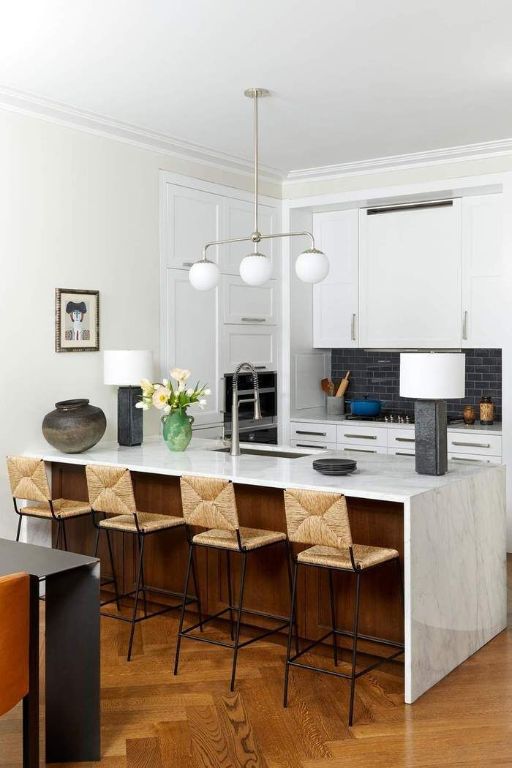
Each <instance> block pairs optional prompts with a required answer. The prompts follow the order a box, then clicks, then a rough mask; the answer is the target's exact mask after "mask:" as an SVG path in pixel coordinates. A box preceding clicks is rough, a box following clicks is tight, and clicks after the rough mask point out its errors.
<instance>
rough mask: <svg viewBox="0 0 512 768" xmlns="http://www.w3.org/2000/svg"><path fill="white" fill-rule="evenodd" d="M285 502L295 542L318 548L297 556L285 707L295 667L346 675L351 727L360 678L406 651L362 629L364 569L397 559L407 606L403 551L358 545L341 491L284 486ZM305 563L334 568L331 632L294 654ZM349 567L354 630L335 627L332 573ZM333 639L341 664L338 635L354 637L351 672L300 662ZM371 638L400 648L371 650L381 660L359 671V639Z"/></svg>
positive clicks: (401, 645)
mask: <svg viewBox="0 0 512 768" xmlns="http://www.w3.org/2000/svg"><path fill="white" fill-rule="evenodd" d="M284 503H285V512H286V526H287V529H288V539H289V541H290V542H296V543H300V544H313V545H314V546H312V547H310V548H309V549H305V550H303V551H302V552H299V554H298V555H297V557H293V564H294V567H293V583H292V616H291V620H290V629H289V633H288V647H287V652H286V666H285V677H284V706H285V707H286V706H288V679H289V672H290V667H302V668H303V669H309V670H311V671H313V672H324V673H325V674H329V675H334V676H335V677H343V678H345V679H348V680H350V704H349V716H348V724H349V725H350V726H351V725H352V722H353V714H354V694H355V685H356V680H357V678H359V677H361V675H364V674H366V673H367V672H370V670H373V669H375V668H376V667H378V666H379V665H380V664H383V663H384V662H386V661H392V660H393V659H395V658H396V657H397V656H399V655H401V654H402V653H403V650H404V645H403V643H395V642H392V641H390V640H384V639H382V638H376V637H370V636H369V635H362V634H360V633H359V601H360V600H359V599H360V582H361V576H362V574H363V573H367V572H368V571H370V570H372V569H374V568H377V567H380V566H382V565H384V563H389V562H392V561H393V562H395V563H396V566H397V571H398V579H399V584H400V594H401V597H402V609H403V581H402V570H401V565H400V557H399V553H398V552H397V550H396V549H387V548H385V547H371V546H367V545H365V544H353V542H352V534H351V531H350V521H349V517H348V509H347V502H346V499H345V497H344V496H343V495H341V494H337V493H323V492H316V491H300V490H285V492H284ZM299 565H300V566H305V567H314V568H325V569H327V570H328V572H329V593H330V603H331V621H332V630H331V631H330V632H327V634H325V635H324V636H323V637H321V638H320V639H319V640H316V641H315V642H312V643H309V644H308V645H307V647H306V648H303V649H302V650H300V651H297V652H296V653H295V654H294V655H293V656H292V655H291V645H292V627H293V623H294V621H295V615H296V597H297V572H298V569H299ZM335 570H338V571H345V572H349V573H353V574H354V575H355V594H354V613H353V624H352V631H348V630H341V629H338V628H337V627H336V611H335V600H334V587H333V579H332V573H333V571H335ZM331 636H332V638H333V656H334V664H335V666H337V665H338V645H337V639H338V636H344V637H351V638H352V664H351V672H350V674H344V673H342V672H335V671H332V670H327V669H322V668H321V667H315V666H312V665H311V664H304V663H300V662H299V661H298V659H299V658H300V657H301V656H303V655H304V654H305V653H308V652H309V651H311V650H312V648H314V647H315V646H317V645H318V644H319V643H322V642H324V640H326V639H327V638H328V637H331ZM359 639H361V640H369V641H372V642H374V643H379V644H382V645H385V646H388V647H392V648H397V649H398V650H397V651H395V652H394V653H392V654H391V655H389V656H386V657H380V656H378V655H376V654H372V653H368V652H366V651H365V654H366V655H367V656H375V657H376V658H377V659H378V661H376V662H374V663H372V664H370V665H369V666H367V667H365V668H364V669H361V670H359V671H357V670H356V663H357V641H358V640H359Z"/></svg>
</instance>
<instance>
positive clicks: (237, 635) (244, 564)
mask: <svg viewBox="0 0 512 768" xmlns="http://www.w3.org/2000/svg"><path fill="white" fill-rule="evenodd" d="M246 570H247V552H245V551H244V552H242V568H241V571H240V593H239V596H238V608H236V610H237V611H238V615H237V618H236V629H235V641H234V642H235V646H234V649H233V668H232V670H231V684H230V686H229V689H230V691H234V690H235V676H236V662H237V660H238V649H239V647H240V622H241V620H242V608H243V603H244V588H245V573H246Z"/></svg>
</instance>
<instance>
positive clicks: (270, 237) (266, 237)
mask: <svg viewBox="0 0 512 768" xmlns="http://www.w3.org/2000/svg"><path fill="white" fill-rule="evenodd" d="M276 237H309V239H310V240H311V248H314V247H315V238H314V237H313V235H312V234H311V232H276V234H275V235H262V234H261V233H260V232H258V237H257V238H254V237H253V235H250V236H249V237H232V238H231V239H229V240H212V242H211V243H206V245H205V246H204V248H203V261H207V258H206V251H207V250H208V248H213V247H214V246H216V245H230V244H231V243H248V242H253V243H254V242H256V243H259V242H260V240H273V239H274V238H276Z"/></svg>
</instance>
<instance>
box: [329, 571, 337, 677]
mask: <svg viewBox="0 0 512 768" xmlns="http://www.w3.org/2000/svg"><path fill="white" fill-rule="evenodd" d="M333 581H334V579H333V574H332V570H330V569H329V599H330V602H331V624H332V640H333V642H332V654H333V660H334V666H335V667H337V666H338V638H337V635H336V603H335V599H334V584H333Z"/></svg>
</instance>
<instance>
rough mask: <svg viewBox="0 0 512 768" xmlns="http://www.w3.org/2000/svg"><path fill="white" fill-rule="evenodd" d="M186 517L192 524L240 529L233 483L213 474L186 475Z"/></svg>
mask: <svg viewBox="0 0 512 768" xmlns="http://www.w3.org/2000/svg"><path fill="white" fill-rule="evenodd" d="M180 486H181V502H182V505H183V517H184V518H185V521H186V522H187V523H188V525H198V526H201V527H202V528H220V529H221V530H223V531H236V530H238V528H239V525H238V511H237V508H236V500H235V491H234V488H233V483H232V482H230V481H229V480H219V479H217V478H213V477H190V476H182V477H181V479H180Z"/></svg>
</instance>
